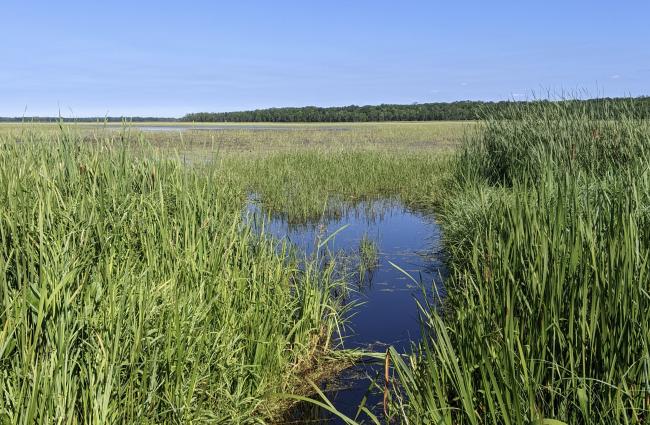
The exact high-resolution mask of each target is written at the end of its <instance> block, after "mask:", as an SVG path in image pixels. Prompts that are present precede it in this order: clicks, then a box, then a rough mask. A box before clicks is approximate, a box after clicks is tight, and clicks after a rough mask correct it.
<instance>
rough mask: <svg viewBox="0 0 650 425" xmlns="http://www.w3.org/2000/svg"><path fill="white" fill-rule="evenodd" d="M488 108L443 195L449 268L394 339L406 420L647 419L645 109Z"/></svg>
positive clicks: (649, 192)
mask: <svg viewBox="0 0 650 425" xmlns="http://www.w3.org/2000/svg"><path fill="white" fill-rule="evenodd" d="M523 108H524V109H523V110H521V111H518V112H519V115H518V116H517V119H514V120H513V119H507V120H505V119H502V118H500V117H495V118H490V119H488V120H487V121H486V122H485V123H483V125H482V131H481V132H479V133H477V135H476V137H475V138H474V139H472V140H470V141H468V145H466V148H465V150H464V152H463V153H462V154H461V155H459V162H458V164H457V166H456V169H457V172H456V178H455V180H454V181H452V183H451V186H450V193H451V194H450V195H449V197H448V198H447V200H446V202H445V203H444V210H443V211H444V214H443V225H444V228H445V229H446V230H447V234H446V238H447V247H448V249H449V251H450V252H449V255H450V265H451V267H452V270H453V273H452V277H451V278H450V279H449V280H448V282H447V283H446V286H447V299H446V300H445V308H444V309H442V310H435V309H434V308H433V307H430V306H423V309H422V316H423V326H424V327H425V329H426V330H427V332H428V335H429V336H428V337H427V338H426V339H425V340H424V342H423V343H422V344H420V346H419V348H418V350H417V351H416V352H415V353H414V354H413V355H412V356H411V357H410V358H409V359H402V358H400V357H399V356H398V355H397V353H392V355H391V357H392V358H393V360H394V361H393V363H394V364H395V365H396V374H397V375H398V377H399V378H400V379H399V380H400V383H401V387H400V388H401V389H400V390H398V391H397V392H396V393H395V394H394V398H393V404H392V409H391V411H392V414H393V415H397V416H400V417H402V419H403V420H405V421H408V422H409V423H448V424H460V423H470V424H483V423H494V424H521V423H547V424H555V423H644V422H647V421H648V420H649V418H650V315H649V314H648V311H649V309H650V276H649V274H648V270H649V267H648V266H649V264H648V260H649V259H650V231H649V230H648V229H649V228H650V227H649V226H650V215H649V214H650V172H649V170H648V164H650V162H648V157H647V153H648V146H650V145H649V143H650V131H649V129H650V124H649V123H648V122H647V121H640V120H637V119H634V118H633V116H634V115H633V111H630V114H629V117H628V115H625V113H624V112H625V111H623V113H621V111H617V114H616V118H611V119H610V118H608V117H607V116H604V117H603V116H602V113H603V111H607V110H608V108H607V106H606V104H605V106H603V111H599V112H598V114H599V116H598V119H596V118H595V117H594V116H593V115H594V114H595V112H594V111H582V112H576V111H575V110H571V109H569V108H567V107H566V106H562V104H554V103H548V104H545V105H542V106H539V107H535V108H531V107H529V106H525V107H523Z"/></svg>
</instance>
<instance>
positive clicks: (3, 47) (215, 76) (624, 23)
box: [0, 0, 650, 117]
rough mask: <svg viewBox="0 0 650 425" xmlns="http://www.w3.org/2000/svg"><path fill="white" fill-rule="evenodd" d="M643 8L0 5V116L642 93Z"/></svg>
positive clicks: (635, 0) (638, 4)
mask: <svg viewBox="0 0 650 425" xmlns="http://www.w3.org/2000/svg"><path fill="white" fill-rule="evenodd" d="M649 16H650V1H648V0H632V1H625V0H621V1H614V0H611V1H600V0H592V1H581V0H576V1H571V0H564V1H556V0H547V1H542V0H537V1H526V0H519V1H498V0H493V1H449V0H447V1H437V0H429V1H409V0H400V1H395V0H394V1H381V0H375V1H366V0H354V1H336V0H328V1H305V0H303V1H282V0H275V1H240V0H238V1H228V2H221V1H190V0H187V1H183V2H181V1H175V2H172V1H164V0H159V1H148V0H131V1H122V0H112V1H110V2H99V1H88V0H85V1H81V0H75V1H66V0H59V1H37V0H34V1H31V0H19V1H18V0H1V1H0V40H1V42H0V116H36V115H40V116H56V115H58V114H59V112H60V113H61V115H63V116H66V117H86V116H107V115H108V116H165V117H180V116H182V115H184V114H186V113H189V112H199V111H232V110H246V109H256V108H266V107H281V106H305V105H317V106H337V105H350V104H356V105H366V104H380V103H413V102H447V101H455V100H469V99H471V100H501V99H526V98H531V97H544V96H545V95H546V93H548V92H551V93H561V92H574V93H575V92H580V93H588V94H589V95H591V96H640V95H650V47H649V46H650V29H649V28H650V27H649V25H650V24H649V23H648V17H649Z"/></svg>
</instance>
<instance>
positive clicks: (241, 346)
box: [0, 132, 337, 424]
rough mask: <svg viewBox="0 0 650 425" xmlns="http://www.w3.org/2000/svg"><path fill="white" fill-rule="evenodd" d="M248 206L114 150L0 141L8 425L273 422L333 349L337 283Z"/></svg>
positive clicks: (217, 179)
mask: <svg viewBox="0 0 650 425" xmlns="http://www.w3.org/2000/svg"><path fill="white" fill-rule="evenodd" d="M243 201H244V194H243V192H241V190H239V189H238V187H237V186H235V185H233V184H231V182H228V181H227V179H225V178H224V177H223V175H222V174H221V173H220V172H219V171H218V170H217V169H215V168H214V167H211V166H208V165H206V166H197V167H191V168H190V167H184V166H183V165H182V164H181V163H179V162H178V161H176V160H166V159H152V158H151V157H150V156H149V157H147V156H146V155H142V154H140V155H138V156H134V155H133V154H132V153H131V151H130V150H127V149H122V148H119V146H116V142H114V141H110V140H109V141H104V142H99V143H96V144H94V145H89V144H87V143H81V141H80V140H79V139H77V138H75V137H73V136H70V135H69V134H68V133H65V132H64V133H62V134H60V135H59V137H58V140H57V139H49V138H45V137H43V138H39V137H35V138H34V140H33V142H29V141H22V142H20V143H15V142H14V140H12V139H4V140H2V141H0V205H2V207H1V209H0V422H1V423H24V424H33V423H42V424H50V423H70V424H74V423H115V424H122V423H190V422H216V423H224V422H228V423H244V422H246V423H250V422H252V421H255V420H257V421H262V420H263V418H264V417H265V416H266V415H267V413H268V412H269V409H271V408H272V407H273V405H272V402H271V401H270V397H271V396H272V395H273V394H275V393H279V392H287V391H290V389H291V386H290V383H291V381H292V380H293V379H296V376H295V374H296V373H297V372H298V371H299V370H300V368H301V365H303V364H306V363H309V362H310V361H311V360H312V359H313V357H314V353H315V350H317V349H319V348H320V349H322V348H323V347H326V346H327V341H328V338H329V335H330V334H331V332H332V329H333V327H334V326H336V321H337V314H336V304H335V302H334V300H333V299H332V298H331V297H330V288H331V287H332V285H334V284H335V283H334V282H333V281H332V279H331V277H330V271H329V270H328V269H324V270H323V269H316V268H315V266H314V265H312V264H307V265H306V266H301V267H299V263H298V261H297V260H296V259H295V258H294V257H293V256H292V255H291V253H290V252H289V251H288V250H287V248H286V247H283V246H280V247H279V249H280V251H279V252H278V246H277V244H276V243H275V242H273V241H271V240H269V239H267V238H266V237H265V236H264V235H261V236H259V235H256V234H254V233H253V232H252V231H251V229H250V227H249V226H248V225H247V224H246V223H245V222H243V219H242V214H241V209H242V205H243ZM255 418H257V419H255Z"/></svg>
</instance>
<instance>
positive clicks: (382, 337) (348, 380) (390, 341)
mask: <svg viewBox="0 0 650 425" xmlns="http://www.w3.org/2000/svg"><path fill="white" fill-rule="evenodd" d="M249 212H251V213H252V214H253V215H259V212H260V210H259V207H258V206H257V205H254V204H252V205H251V206H249ZM345 225H347V227H345V228H344V229H342V230H341V231H340V232H338V233H337V234H336V235H335V236H334V238H333V239H332V240H330V241H329V242H328V244H327V247H328V250H329V251H331V252H333V253H337V252H341V251H343V252H346V253H348V254H356V253H358V249H359V242H360V241H361V239H362V238H363V236H364V235H367V236H368V237H370V238H371V239H373V240H374V241H375V242H376V244H377V247H378V250H379V262H378V264H377V267H376V268H375V269H374V271H373V273H372V278H371V280H370V282H369V283H368V284H365V285H363V286H362V287H361V290H360V292H358V293H356V295H355V298H356V300H358V301H360V302H362V303H363V304H362V305H360V306H358V307H357V308H356V309H355V310H354V311H353V314H352V316H351V317H350V319H349V327H350V329H349V330H348V331H347V332H346V335H345V344H344V345H345V347H346V348H369V349H371V350H375V351H384V350H385V348H386V346H387V345H393V346H394V347H395V348H396V349H397V350H398V351H401V352H406V351H409V349H410V346H411V342H412V341H417V340H418V339H419V338H420V326H419V323H418V309H417V305H416V302H415V298H419V299H421V298H422V296H423V295H422V289H421V287H420V286H419V285H418V284H416V283H414V282H413V281H412V280H411V279H410V278H409V277H407V276H406V275H405V274H404V273H403V272H401V271H400V270H398V269H397V268H395V267H394V266H393V265H391V264H390V262H392V263H394V264H396V265H397V266H399V267H400V268H402V269H403V270H405V271H406V272H408V273H409V274H410V275H411V276H412V277H413V278H414V279H415V280H416V281H418V282H422V283H423V284H424V285H425V288H427V291H429V292H430V291H432V290H433V291H435V290H438V291H439V292H440V294H443V292H444V288H443V287H442V283H441V281H442V277H444V270H443V261H442V257H441V253H440V248H441V246H440V244H441V240H440V239H441V234H440V229H439V227H438V225H437V224H436V223H435V222H434V221H433V219H432V218H431V217H426V216H423V215H420V214H417V213H413V212H411V211H409V210H406V209H405V208H403V207H402V206H400V205H398V204H395V203H389V202H378V203H374V204H372V205H369V204H364V205H361V206H360V207H359V208H353V209H351V210H349V211H346V212H345V213H344V214H343V216H342V217H341V218H340V219H338V218H337V219H330V220H327V221H326V222H324V223H316V224H307V225H300V226H295V225H291V226H290V225H288V224H287V222H286V221H285V220H282V219H272V220H271V221H270V222H267V223H266V224H265V225H264V231H265V233H267V234H271V235H273V236H275V237H277V238H280V239H282V238H286V239H287V240H289V241H290V242H291V243H292V244H294V245H295V246H296V247H297V248H298V249H300V250H301V251H303V252H305V253H306V254H307V255H308V256H310V255H312V254H313V252H314V249H315V247H316V246H317V245H318V243H319V241H322V240H325V239H326V238H327V237H328V236H330V235H332V234H333V233H335V232H336V231H337V230H339V229H340V228H341V227H343V226H345ZM354 369H355V370H353V371H348V373H344V374H343V376H341V377H339V379H338V381H339V382H338V384H341V383H342V384H344V385H345V386H347V387H348V388H347V389H346V390H345V391H338V392H330V393H328V396H329V397H330V399H331V400H332V401H333V402H334V404H335V406H336V407H337V409H339V410H341V411H343V412H344V413H346V414H348V415H352V417H354V415H355V414H356V409H357V406H358V404H359V402H360V400H361V399H362V398H363V396H364V395H365V393H366V390H367V388H368V385H369V381H368V380H367V379H364V378H365V376H366V375H369V374H374V373H375V371H376V370H375V368H373V367H368V366H365V367H364V366H359V367H355V368H354ZM359 374H360V375H361V376H362V378H359ZM325 387H327V383H326V384H325ZM326 389H327V388H325V390H326ZM370 399H371V400H370V401H369V402H370V403H373V402H375V403H376V402H377V401H378V400H379V399H378V398H377V397H370ZM331 423H337V421H336V420H334V421H332V422H331Z"/></svg>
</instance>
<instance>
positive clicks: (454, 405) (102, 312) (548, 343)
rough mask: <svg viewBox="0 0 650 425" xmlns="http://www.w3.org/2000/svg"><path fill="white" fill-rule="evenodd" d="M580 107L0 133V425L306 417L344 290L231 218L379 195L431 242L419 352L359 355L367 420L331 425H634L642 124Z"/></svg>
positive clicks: (304, 218) (327, 216)
mask: <svg viewBox="0 0 650 425" xmlns="http://www.w3.org/2000/svg"><path fill="white" fill-rule="evenodd" d="M598 105H599V106H598V107H597V108H594V107H591V106H590V105H589V104H584V105H583V106H581V107H575V104H573V103H567V102H560V103H554V102H540V103H531V104H511V105H509V106H508V109H504V110H502V111H497V112H493V113H491V114H490V115H489V116H486V117H485V118H484V119H482V120H480V121H479V122H464V123H446V122H435V123H382V124H376V123H367V124H365V123H364V124H346V125H345V126H341V125H340V124H337V125H336V126H334V125H331V126H328V125H316V124H314V125H292V126H290V128H291V130H289V131H275V130H273V129H268V128H264V129H262V130H256V131H250V129H242V128H239V127H237V126H236V125H232V128H228V129H225V130H218V131H215V130H212V131H199V130H184V131H179V132H178V133H175V132H143V131H140V130H138V129H137V128H136V127H135V126H127V127H124V128H117V129H116V128H109V127H110V126H106V127H104V128H102V127H96V126H91V125H86V124H83V125H76V126H67V125H63V124H61V125H60V127H56V126H51V125H48V124H42V125H38V126H29V127H24V126H19V125H14V124H8V125H5V127H3V128H2V129H1V130H0V163H1V165H2V167H1V169H0V203H1V204H2V205H3V206H2V210H0V261H1V262H0V302H1V304H2V309H1V310H0V321H1V323H2V326H1V327H0V373H1V374H2V377H1V383H0V394H1V397H0V421H3V422H6V423H14V422H22V423H52V422H58V423H80V422H81V423H90V422H93V423H95V422H102V423H124V422H139V423H203V422H230V423H256V422H257V423H264V422H273V421H275V422H280V423H281V422H282V419H283V418H286V416H283V412H282V411H283V410H284V409H286V408H287V400H288V398H287V397H288V396H287V395H288V394H292V395H293V396H298V397H299V398H303V399H304V397H310V398H312V399H313V400H314V401H315V402H319V403H324V404H326V405H327V401H326V400H323V399H322V398H321V394H319V393H318V391H315V390H314V389H313V388H312V387H310V386H309V385H304V383H305V382H307V381H308V379H311V380H314V381H315V382H321V381H320V378H323V376H322V375H323V373H324V371H325V370H326V369H327V368H328V365H329V367H331V365H332V363H334V364H336V363H338V364H339V365H340V364H342V363H343V361H342V360H341V359H342V358H345V360H346V361H348V360H350V359H352V358H354V357H355V355H354V354H353V353H351V352H346V351H344V350H341V348H342V346H341V345H340V341H339V338H338V336H340V335H339V334H340V333H341V332H342V331H341V330H342V329H344V328H345V325H346V320H351V319H350V316H349V315H348V314H347V313H349V311H348V309H347V304H346V302H345V300H344V299H343V298H342V297H341V295H340V294H342V293H346V292H347V291H346V290H344V287H348V286H349V282H348V281H347V279H346V276H345V275H342V274H340V273H338V271H337V268H336V257H335V256H333V257H331V260H332V261H320V259H319V257H317V256H309V255H306V254H305V252H304V251H303V252H301V250H300V249H298V247H297V246H296V244H291V243H289V242H287V241H286V240H283V239H282V238H281V237H278V236H279V235H277V234H275V233H274V232H273V231H272V230H271V229H270V228H269V230H268V231H266V230H260V229H264V226H259V227H257V226H254V225H253V224H252V223H251V222H250V221H248V220H246V214H245V211H246V205H247V203H248V202H249V201H250V199H251V196H254V197H255V199H256V201H258V202H259V203H260V205H261V206H262V208H263V210H264V212H265V214H268V216H270V217H272V219H274V220H280V222H281V223H283V226H284V225H286V226H288V227H289V226H294V227H295V226H302V225H306V224H308V223H311V224H315V225H318V223H325V224H326V225H327V224H329V223H341V219H342V218H345V217H346V214H350V213H353V212H354V211H358V210H359V209H363V208H366V207H367V205H370V204H373V203H374V202H383V201H390V202H397V203H399V204H400V205H402V206H403V207H404V208H406V209H407V210H408V211H411V212H415V211H417V212H419V213H421V214H432V213H435V215H436V219H437V222H438V224H439V225H440V227H441V229H442V232H443V235H444V236H443V241H444V249H445V256H444V258H445V263H446V268H447V270H448V273H447V276H446V279H445V281H444V290H443V291H432V290H428V289H431V287H432V284H434V282H432V281H431V280H433V278H432V277H431V276H429V275H426V274H422V275H419V276H413V277H414V279H415V281H416V282H418V281H419V282H418V283H421V284H422V285H423V289H424V291H423V293H424V294H426V296H425V297H424V298H419V299H418V302H419V305H420V307H419V311H418V307H417V304H416V303H415V302H413V303H412V304H411V305H412V310H411V311H405V312H404V314H410V315H417V314H418V313H419V315H420V320H421V323H420V326H421V327H419V328H418V329H419V332H418V335H420V337H419V338H413V341H412V343H407V344H405V345H403V346H401V347H399V348H398V347H391V348H385V347H382V349H381V351H379V350H377V349H376V350H374V351H375V353H374V354H373V356H374V357H375V358H379V359H381V361H382V362H383V364H385V367H386V370H385V373H383V372H382V374H381V375H382V376H380V377H379V378H378V379H377V380H376V384H377V385H376V386H377V387H379V388H378V391H379V393H380V397H379V398H378V399H377V400H376V402H377V403H378V406H373V405H371V403H370V402H368V403H367V405H366V406H365V410H364V412H363V413H364V415H358V416H356V415H354V414H348V413H347V412H348V411H345V412H343V411H339V412H338V413H339V416H338V418H339V419H340V420H341V421H343V422H344V423H354V422H362V421H365V422H366V423H372V422H380V423H387V422H389V421H393V422H395V423H414V424H415V423H422V424H425V423H426V424H429V423H444V424H450V425H451V424H454V425H455V424H460V423H469V424H487V423H491V424H525V423H538V424H544V423H545V424H549V425H553V424H558V423H567V424H568V423H638V424H641V423H644V422H647V420H648V415H649V410H650V374H649V370H650V342H649V341H650V319H649V318H650V315H648V314H647V311H648V308H649V307H650V277H649V275H648V273H647V271H648V259H649V258H650V233H649V232H648V229H650V221H649V218H650V215H649V211H650V208H649V206H650V176H649V175H648V164H650V162H649V161H650V157H649V156H648V155H649V153H650V152H649V151H648V146H649V143H650V122H648V119H647V117H643V116H642V112H640V111H639V110H638V109H637V108H638V103H635V102H610V103H607V101H603V103H598ZM363 231H364V232H365V231H366V230H365V229H364V230H363ZM398 231H399V229H398ZM343 232H345V229H342V230H341V233H339V234H338V236H341V235H343V234H344V233H343ZM333 233H336V230H335V229H329V230H328V231H327V232H326V235H330V236H331V235H332V234H333ZM310 235H312V234H311V233H310ZM363 235H366V238H363V237H360V238H359V239H357V243H359V244H358V245H356V249H357V250H358V251H357V252H358V254H359V256H360V257H366V258H365V260H363V259H362V260H361V261H362V262H367V263H368V264H370V263H374V264H379V267H381V264H382V262H383V261H384V262H385V261H388V259H386V258H384V257H382V252H383V251H384V249H383V248H381V243H379V245H378V241H376V240H371V239H370V238H369V237H372V236H373V235H369V234H367V233H363V234H362V235H361V236H363ZM422 237H423V238H424V237H426V235H422ZM334 240H335V239H328V236H324V237H323V238H321V239H319V242H318V244H319V245H318V247H319V248H320V242H323V243H325V244H327V243H330V242H332V241H334ZM390 262H392V263H395V266H397V267H393V270H394V271H396V272H398V273H399V274H401V275H403V273H402V272H401V271H400V269H406V267H404V264H400V261H399V260H396V261H393V260H392V259H390ZM391 267H392V266H391ZM404 271H405V272H408V270H404ZM421 277H422V278H421ZM427 280H428V281H427ZM369 301H372V300H369ZM344 346H345V344H344ZM345 348H347V347H345ZM371 351H372V350H371ZM377 351H378V352H377ZM332 358H334V359H335V360H334V362H329V363H328V359H332ZM335 369H336V368H332V370H335ZM382 371H383V369H382ZM367 386H372V385H371V384H370V381H368V385H367ZM289 399H290V398H289ZM326 410H332V411H337V410H339V409H338V408H337V405H336V404H334V405H332V407H330V408H329V409H326ZM353 413H354V412H353ZM355 416H356V417H355Z"/></svg>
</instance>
